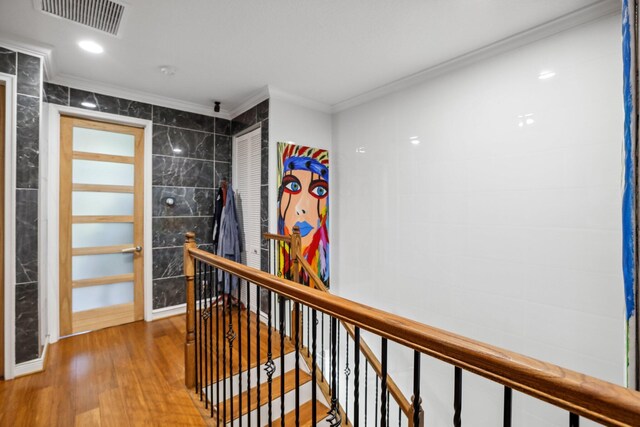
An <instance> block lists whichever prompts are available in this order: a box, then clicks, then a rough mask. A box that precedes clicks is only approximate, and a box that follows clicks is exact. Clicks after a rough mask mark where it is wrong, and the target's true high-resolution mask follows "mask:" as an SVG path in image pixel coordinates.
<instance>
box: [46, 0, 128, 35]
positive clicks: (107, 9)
mask: <svg viewBox="0 0 640 427" xmlns="http://www.w3.org/2000/svg"><path fill="white" fill-rule="evenodd" d="M38 3H40V4H39V5H40V9H41V10H42V11H43V12H45V13H49V14H51V15H54V16H58V17H60V18H64V19H68V20H70V21H73V22H77V23H78V24H82V25H86V26H87V27H91V28H95V29H96V30H100V31H104V32H105V33H108V34H111V35H114V36H116V35H118V30H119V29H120V23H121V21H122V15H123V14H124V5H122V4H120V3H116V2H114V1H111V0H40V1H38ZM38 3H36V4H38Z"/></svg>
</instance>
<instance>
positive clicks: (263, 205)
mask: <svg viewBox="0 0 640 427" xmlns="http://www.w3.org/2000/svg"><path fill="white" fill-rule="evenodd" d="M268 231H269V186H268V185H261V186H260V235H261V236H262V235H263V234H264V233H266V232H268ZM261 245H262V249H268V248H269V246H268V245H269V242H267V240H266V239H264V238H262V239H261Z"/></svg>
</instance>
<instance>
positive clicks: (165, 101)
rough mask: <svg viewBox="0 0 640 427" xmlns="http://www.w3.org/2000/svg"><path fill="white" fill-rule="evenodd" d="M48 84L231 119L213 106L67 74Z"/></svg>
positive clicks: (223, 111) (226, 113) (225, 112)
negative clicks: (217, 111)
mask: <svg viewBox="0 0 640 427" xmlns="http://www.w3.org/2000/svg"><path fill="white" fill-rule="evenodd" d="M49 82H50V83H55V84H59V85H63V86H69V87H71V88H74V89H80V90H86V91H88V92H96V93H99V94H102V95H109V96H115V97H117V98H124V99H130V100H132V101H138V102H144V103H147V104H153V105H159V106H161V107H167V108H174V109H176V110H181V111H188V112H190V113H197V114H204V115H207V116H213V117H220V118H222V119H230V118H231V116H230V114H229V112H228V111H227V110H225V109H221V110H220V112H219V113H216V112H214V111H213V105H203V104H198V103H195V102H189V101H182V100H179V99H175V98H169V97H165V96H160V95H154V94H152V93H148V92H143V91H137V90H133V89H128V88H123V87H120V86H115V85H110V84H106V83H98V82H95V81H93V80H88V79H84V78H82V77H77V76H72V75H69V74H60V75H57V76H56V77H55V78H53V79H51V80H49Z"/></svg>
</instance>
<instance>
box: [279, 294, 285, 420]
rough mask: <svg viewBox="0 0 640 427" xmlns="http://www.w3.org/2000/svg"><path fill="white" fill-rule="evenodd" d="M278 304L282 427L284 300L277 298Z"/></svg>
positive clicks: (281, 418)
mask: <svg viewBox="0 0 640 427" xmlns="http://www.w3.org/2000/svg"><path fill="white" fill-rule="evenodd" d="M278 298H279V303H280V421H281V425H282V427H285V425H284V415H285V413H284V334H285V329H284V323H285V322H284V315H285V303H286V301H285V299H284V298H283V297H282V296H280V295H279V296H278Z"/></svg>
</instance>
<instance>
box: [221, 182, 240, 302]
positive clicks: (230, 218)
mask: <svg viewBox="0 0 640 427" xmlns="http://www.w3.org/2000/svg"><path fill="white" fill-rule="evenodd" d="M216 254H217V255H218V256H221V257H223V258H226V259H229V260H231V261H235V262H241V261H242V258H241V254H242V241H241V237H240V224H239V223H238V215H237V212H236V201H235V193H234V191H233V188H232V187H231V184H228V185H227V201H226V204H225V207H224V210H223V211H222V217H221V219H220V235H219V240H218V249H217V252H216ZM220 273H222V272H220ZM230 276H231V275H230V274H224V275H223V277H224V282H223V283H224V292H225V293H229V292H231V291H234V292H235V290H236V289H237V288H238V277H237V276H231V277H230Z"/></svg>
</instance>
